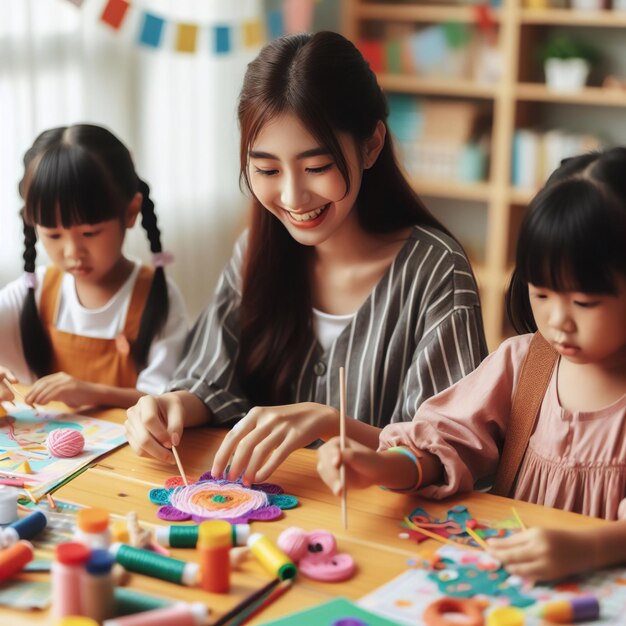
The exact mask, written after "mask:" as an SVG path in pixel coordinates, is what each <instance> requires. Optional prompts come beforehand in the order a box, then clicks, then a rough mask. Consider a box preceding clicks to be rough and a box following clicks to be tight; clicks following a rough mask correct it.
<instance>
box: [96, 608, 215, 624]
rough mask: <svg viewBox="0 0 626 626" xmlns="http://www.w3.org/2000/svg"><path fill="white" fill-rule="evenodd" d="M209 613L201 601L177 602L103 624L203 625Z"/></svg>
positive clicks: (106, 621) (108, 620)
mask: <svg viewBox="0 0 626 626" xmlns="http://www.w3.org/2000/svg"><path fill="white" fill-rule="evenodd" d="M207 614H208V609H207V607H206V606H205V605H204V604H201V603H200V602H193V603H191V604H187V603H186V602H177V603H176V604H174V605H173V606H169V607H167V608H164V609H155V610H154V611H145V612H144V613H135V615H126V616H125V617H116V618H114V619H107V620H105V621H104V622H102V626H172V624H176V626H202V624H204V623H205V622H206V618H207Z"/></svg>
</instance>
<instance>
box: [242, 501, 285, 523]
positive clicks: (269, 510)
mask: <svg viewBox="0 0 626 626" xmlns="http://www.w3.org/2000/svg"><path fill="white" fill-rule="evenodd" d="M282 514H283V512H282V510H281V509H279V508H278V507H277V506H274V505H271V506H266V507H265V508H263V509H257V510H256V511H250V514H249V515H248V519H249V520H255V521H258V522H267V521H268V520H271V519H277V518H279V517H281V516H282Z"/></svg>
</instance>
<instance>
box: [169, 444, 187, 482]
mask: <svg viewBox="0 0 626 626" xmlns="http://www.w3.org/2000/svg"><path fill="white" fill-rule="evenodd" d="M172 454H173V455H174V460H175V461H176V465H177V466H178V471H179V472H180V475H181V477H182V479H183V482H184V483H185V487H188V486H189V483H188V482H187V475H186V474H185V470H184V469H183V464H182V463H181V462H180V457H179V456H178V450H177V449H176V446H172Z"/></svg>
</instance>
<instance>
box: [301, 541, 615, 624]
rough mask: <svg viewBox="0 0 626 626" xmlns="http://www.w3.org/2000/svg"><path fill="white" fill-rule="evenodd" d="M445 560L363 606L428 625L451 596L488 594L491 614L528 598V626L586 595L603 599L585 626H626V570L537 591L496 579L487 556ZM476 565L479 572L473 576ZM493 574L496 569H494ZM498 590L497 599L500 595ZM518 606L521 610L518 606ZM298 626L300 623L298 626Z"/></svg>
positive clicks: (445, 555)
mask: <svg viewBox="0 0 626 626" xmlns="http://www.w3.org/2000/svg"><path fill="white" fill-rule="evenodd" d="M437 554H438V555H439V556H440V557H442V563H443V564H444V565H446V564H447V565H446V567H444V568H443V569H439V570H432V569H429V568H428V567H424V568H420V567H416V568H415V569H410V570H407V571H406V572H404V574H401V575H400V576H398V577H397V578H394V579H393V580H392V581H390V582H389V583H387V584H385V585H383V586H382V587H379V588H378V589H376V590H374V591H373V592H371V593H369V594H368V595H366V596H364V597H363V598H361V599H360V600H359V601H358V604H359V606H361V607H363V608H365V609H367V610H369V611H373V612H374V613H377V614H379V615H383V616H385V617H386V618H388V619H391V620H394V623H397V624H404V625H406V626H426V625H425V623H424V621H423V619H422V616H423V614H424V611H425V610H426V608H427V607H428V606H429V605H430V604H431V603H432V602H434V601H436V600H439V599H441V598H443V597H445V596H452V597H457V598H463V597H472V596H473V595H475V594H482V595H481V597H484V598H485V599H486V600H487V601H488V602H489V607H488V608H487V609H486V612H485V614H486V615H488V614H489V612H490V611H491V610H493V608H495V607H498V606H507V605H509V602H511V600H512V599H513V602H511V603H512V604H513V605H516V600H519V599H521V598H522V597H523V598H527V599H530V600H532V604H531V605H529V604H528V603H527V602H526V607H527V608H525V609H524V614H525V620H526V621H525V625H526V626H542V625H543V624H545V622H543V621H542V619H541V618H540V617H539V610H538V607H540V606H542V605H543V604H544V603H548V602H554V601H558V600H568V599H571V598H575V597H580V596H581V595H594V596H596V597H597V598H598V599H599V600H600V606H601V615H600V619H599V620H594V621H587V622H579V624H581V626H583V625H584V626H623V624H624V615H626V571H625V570H623V569H612V570H602V571H598V572H595V573H593V574H589V575H587V576H581V577H577V578H575V579H569V580H567V581H564V582H562V583H560V584H555V585H550V586H548V585H543V584H542V585H535V586H534V587H531V586H530V585H527V584H526V583H525V582H524V581H523V580H521V579H520V578H518V577H515V576H509V577H508V579H507V580H505V581H503V580H497V579H496V577H495V576H494V577H493V580H490V574H488V572H489V571H490V570H489V569H486V568H487V565H488V560H489V559H492V557H490V556H489V555H487V554H486V553H484V552H483V553H480V552H478V553H477V552H471V553H470V552H467V551H465V550H460V549H458V548H455V547H452V546H444V547H442V548H440V549H439V550H438V551H437ZM472 564H474V566H475V571H474V572H471V571H470V570H471V567H472ZM491 572H492V575H493V574H495V572H496V570H491ZM504 586H507V587H508V589H509V591H511V590H513V589H514V588H517V590H518V592H517V595H515V594H514V595H511V594H510V593H508V592H505V593H503V591H505V590H504ZM494 591H495V593H496V594H497V595H494ZM517 606H521V605H520V604H519V603H517ZM294 624H295V623H294Z"/></svg>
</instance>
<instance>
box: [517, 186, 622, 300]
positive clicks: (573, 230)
mask: <svg viewBox="0 0 626 626" xmlns="http://www.w3.org/2000/svg"><path fill="white" fill-rule="evenodd" d="M608 204H610V200H608V199H607V198H606V196H605V195H604V194H603V193H602V191H601V190H600V189H598V188H597V187H596V186H595V185H593V184H590V183H589V182H588V181H583V180H576V181H568V182H566V183H564V184H562V185H556V186H555V187H554V188H547V189H545V190H544V191H543V192H541V193H540V194H539V195H538V196H537V197H536V198H535V200H534V201H533V203H532V205H531V207H530V209H529V215H528V217H527V224H526V228H524V229H523V233H522V235H520V239H519V241H518V249H517V270H518V274H519V277H520V279H521V280H522V281H523V282H524V283H527V284H528V283H532V284H533V285H536V286H538V287H544V288H546V289H551V290H553V291H561V292H563V291H574V292H581V293H616V291H617V285H616V282H615V274H616V272H619V271H620V266H621V265H623V263H622V262H620V260H619V259H616V258H613V257H614V251H615V250H616V249H618V250H619V249H621V248H622V246H618V247H615V242H614V241H608V240H609V239H613V238H615V237H623V232H622V233H621V234H620V232H619V230H623V228H622V229H620V228H619V225H618V224H613V226H615V227H616V229H617V232H616V230H615V229H614V230H613V233H611V232H610V230H607V229H610V226H611V222H614V220H613V219H612V217H615V213H614V212H613V211H612V210H611V209H610V207H608V206H607V205H608ZM533 209H535V210H533ZM622 227H623V225H622Z"/></svg>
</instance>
